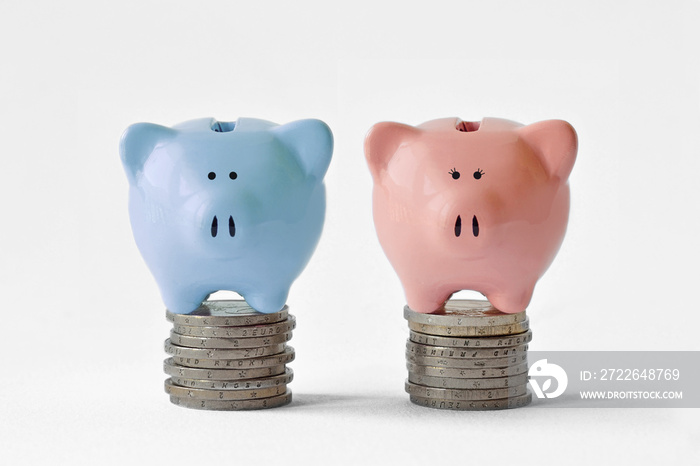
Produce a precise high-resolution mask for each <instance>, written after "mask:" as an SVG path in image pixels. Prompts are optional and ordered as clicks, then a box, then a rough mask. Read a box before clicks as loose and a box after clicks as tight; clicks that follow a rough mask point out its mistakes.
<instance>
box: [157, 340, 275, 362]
mask: <svg viewBox="0 0 700 466" xmlns="http://www.w3.org/2000/svg"><path fill="white" fill-rule="evenodd" d="M164 347H165V352H166V353H168V354H171V355H173V356H179V357H185V358H206V359H246V358H258V357H261V356H269V355H273V354H279V353H281V352H283V351H284V349H285V347H286V345H285V344H284V343H282V344H277V345H270V346H258V347H256V348H240V349H221V348H208V349H207V348H187V347H185V346H178V345H175V344H173V343H172V342H171V341H170V338H168V339H167V340H165V345H164Z"/></svg>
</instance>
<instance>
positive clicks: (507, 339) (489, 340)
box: [408, 329, 532, 348]
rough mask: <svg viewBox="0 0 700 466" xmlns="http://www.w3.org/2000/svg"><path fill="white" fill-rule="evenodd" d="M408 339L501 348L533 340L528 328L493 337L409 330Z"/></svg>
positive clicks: (459, 346) (433, 344)
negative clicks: (523, 330)
mask: <svg viewBox="0 0 700 466" xmlns="http://www.w3.org/2000/svg"><path fill="white" fill-rule="evenodd" d="M408 339H409V340H411V341H412V342H414V343H419V344H421V345H430V346H447V347H450V348H500V347H505V346H519V345H524V344H526V343H530V342H531V341H532V330H529V329H528V330H526V331H525V332H522V333H514V334H512V335H501V336H492V337H451V336H448V337H446V336H442V335H430V334H428V333H421V332H417V331H415V330H409V334H408Z"/></svg>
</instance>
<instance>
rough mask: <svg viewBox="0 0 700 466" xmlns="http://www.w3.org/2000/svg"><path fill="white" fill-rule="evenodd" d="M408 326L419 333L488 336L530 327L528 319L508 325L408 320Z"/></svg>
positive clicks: (511, 332) (519, 331)
mask: <svg viewBox="0 0 700 466" xmlns="http://www.w3.org/2000/svg"><path fill="white" fill-rule="evenodd" d="M408 328H410V329H411V330H413V331H416V332H419V333H427V334H430V335H441V336H454V337H487V336H503V335H513V334H516V333H523V332H525V331H527V330H528V329H529V328H530V323H529V320H528V319H525V320H523V321H522V322H517V323H514V324H508V325H491V326H489V325H484V326H478V327H476V326H473V327H472V326H456V325H455V326H443V325H428V324H420V323H417V322H411V321H409V322H408Z"/></svg>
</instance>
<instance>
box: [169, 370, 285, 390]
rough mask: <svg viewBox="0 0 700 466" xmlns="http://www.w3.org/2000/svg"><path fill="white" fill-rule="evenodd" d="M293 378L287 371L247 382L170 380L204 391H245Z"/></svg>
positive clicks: (278, 383)
mask: <svg viewBox="0 0 700 466" xmlns="http://www.w3.org/2000/svg"><path fill="white" fill-rule="evenodd" d="M293 378H294V372H292V370H291V369H287V370H286V371H285V373H284V374H280V375H275V376H272V377H264V378H260V379H247V380H199V379H189V378H184V377H177V376H174V377H171V378H170V380H171V381H172V383H174V384H175V385H179V386H181V387H187V388H201V389H204V390H247V389H255V388H267V387H276V386H278V385H286V384H288V383H290V382H291V381H292V379H293Z"/></svg>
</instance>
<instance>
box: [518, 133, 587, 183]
mask: <svg viewBox="0 0 700 466" xmlns="http://www.w3.org/2000/svg"><path fill="white" fill-rule="evenodd" d="M518 132H519V133H520V136H521V137H522V138H523V140H525V142H526V143H527V144H528V145H529V146H530V147H532V148H533V149H534V150H535V152H536V153H537V154H538V155H539V156H540V159H541V160H542V163H543V164H544V166H545V169H546V170H547V172H548V173H549V174H550V175H551V176H555V177H558V178H561V179H562V180H566V179H567V178H568V177H569V174H570V173H571V170H572V169H573V168H574V162H575V161H576V151H577V149H578V139H577V137H576V131H575V130H574V128H573V127H572V126H571V125H570V124H569V123H567V122H566V121H563V120H547V121H540V122H539V123H534V124H531V125H528V126H523V127H522V128H520V129H518Z"/></svg>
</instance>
